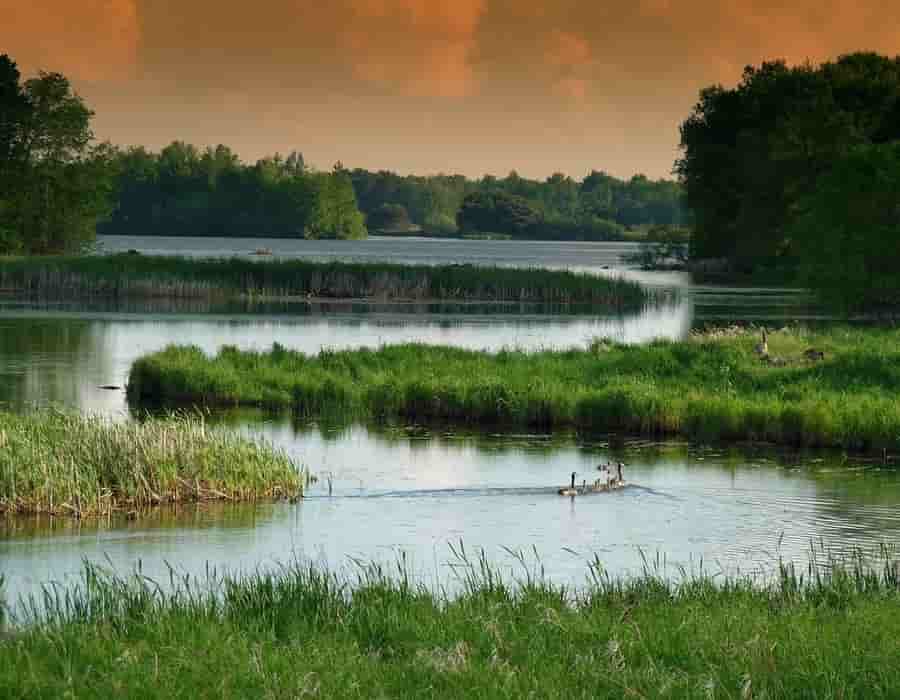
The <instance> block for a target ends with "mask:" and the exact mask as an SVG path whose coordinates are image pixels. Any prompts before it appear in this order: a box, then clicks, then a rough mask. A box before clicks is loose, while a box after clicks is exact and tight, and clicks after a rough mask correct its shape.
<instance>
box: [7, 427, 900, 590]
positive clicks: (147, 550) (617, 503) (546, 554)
mask: <svg viewBox="0 0 900 700" xmlns="http://www.w3.org/2000/svg"><path fill="white" fill-rule="evenodd" d="M238 424H239V425H240V423H238ZM243 425H244V426H245V427H244V428H243V429H244V430H252V431H253V432H255V433H262V434H264V435H266V436H267V437H268V438H270V439H272V440H274V441H275V442H276V443H278V444H280V445H283V446H285V447H286V448H287V449H288V450H290V451H291V452H292V453H293V454H294V455H295V456H296V458H297V459H298V460H300V461H302V462H304V463H306V464H309V465H310V466H311V467H312V468H313V470H314V471H316V472H317V473H318V474H319V476H320V479H321V481H320V482H319V483H318V484H317V485H316V486H315V487H314V488H313V489H312V491H311V492H310V494H309V498H307V499H305V500H304V501H302V502H301V503H298V504H296V505H291V504H286V503H285V504H277V505H267V506H263V507H258V508H250V507H202V508H187V509H182V510H181V511H180V512H179V513H177V514H176V513H172V512H166V513H157V514H156V515H155V516H153V517H151V518H149V519H148V520H146V521H137V522H121V521H114V522H113V523H111V524H107V523H103V524H102V525H99V526H98V525H96V524H93V525H91V524H88V523H84V524H78V523H74V522H72V521H69V520H56V521H54V522H53V523H52V525H51V523H50V522H48V521H47V520H42V521H37V520H18V521H14V522H7V524H6V526H5V527H6V532H5V534H3V536H0V562H2V564H3V569H4V573H5V574H6V575H7V576H8V577H9V581H8V586H9V589H10V590H9V593H10V594H11V595H12V596H13V597H17V596H18V595H19V594H22V593H29V592H34V591H35V590H36V588H37V586H38V585H39V584H41V583H45V582H48V581H59V582H64V581H71V580H73V577H74V576H75V575H76V574H77V572H78V571H79V569H80V566H81V562H82V560H83V559H85V558H87V559H90V560H92V561H95V562H99V563H101V564H104V563H106V564H107V565H108V564H111V565H112V566H114V567H115V568H116V569H117V570H119V571H129V570H131V568H132V567H133V566H134V565H135V563H136V562H138V561H140V562H141V566H142V569H143V571H144V573H145V574H147V575H150V576H151V577H154V578H157V579H167V570H168V569H167V567H168V565H170V564H171V565H172V566H174V567H176V569H177V570H179V571H181V572H185V573H192V574H197V575H203V574H204V572H205V569H206V566H207V565H212V566H214V567H216V568H217V569H228V570H232V571H235V570H252V569H255V568H257V567H270V566H273V565H275V564H276V563H277V562H284V561H289V560H291V559H301V560H305V561H306V560H311V561H313V562H316V563H319V564H322V565H327V566H329V567H330V568H332V569H337V570H340V571H345V572H351V571H352V570H353V568H354V566H353V564H352V561H353V559H354V558H356V559H360V560H363V561H366V562H370V561H377V562H382V563H386V564H391V563H393V562H395V561H396V560H397V559H398V557H399V556H400V553H405V554H407V555H408V561H409V563H410V566H411V568H412V569H413V572H414V573H415V574H416V575H417V576H418V577H419V578H420V580H422V581H423V582H425V583H428V584H431V585H434V584H435V583H441V584H450V585H452V582H453V569H452V564H453V563H454V558H453V557H452V555H451V553H450V549H449V544H450V543H458V542H459V541H460V540H462V541H463V542H464V543H465V545H466V547H467V548H468V549H469V550H470V551H472V550H477V549H478V548H483V549H484V551H485V552H486V554H487V555H488V556H489V557H490V559H491V560H492V561H493V562H494V563H495V564H497V565H499V566H502V567H504V568H507V567H512V566H513V561H512V558H511V557H510V555H509V553H508V552H507V551H506V549H505V548H510V549H512V550H520V549H527V550H530V549H531V548H532V547H534V548H535V550H536V551H537V553H538V555H539V557H540V561H541V563H542V564H543V566H544V567H545V569H546V571H547V574H548V575H549V576H550V577H551V578H552V579H553V580H555V581H558V582H565V583H572V584H581V583H584V582H585V580H586V579H585V576H586V572H587V567H586V562H587V560H588V559H590V557H591V556H593V555H594V554H597V555H598V556H599V557H600V559H601V561H602V562H603V564H604V565H605V566H606V567H607V568H608V570H609V571H611V572H613V573H622V572H635V571H637V570H638V569H639V567H640V563H641V559H640V556H641V551H643V552H645V553H647V554H649V555H651V556H653V555H655V554H656V553H657V552H661V553H664V554H665V555H666V557H667V559H668V564H669V565H670V566H671V567H675V566H678V565H682V566H685V567H686V568H688V569H694V570H697V569H698V568H699V567H700V565H701V562H702V563H703V567H704V570H706V571H708V572H710V573H715V572H718V571H725V572H735V571H738V570H740V571H743V572H748V573H750V572H756V571H766V570H770V569H771V567H772V566H773V564H774V563H775V562H777V560H778V558H779V557H783V558H784V559H791V560H797V561H799V562H804V563H805V562H806V561H807V552H808V550H809V547H810V544H811V542H816V543H820V542H821V543H823V544H824V545H825V547H826V548H832V549H838V550H840V549H842V548H844V547H848V546H851V545H860V546H866V545H875V544H877V543H880V542H882V541H893V542H896V541H898V540H900V513H898V512H897V510H896V508H895V507H894V504H896V503H897V501H898V499H900V476H898V474H897V473H896V472H894V471H881V470H879V469H877V468H876V467H874V466H867V465H866V464H864V463H858V464H855V465H850V466H849V467H848V466H847V465H845V464H843V463H841V461H840V459H839V458H837V457H834V456H831V457H828V456H825V457H824V459H822V458H819V459H821V461H814V460H813V459H812V458H810V456H809V455H807V456H805V457H803V458H801V457H798V456H793V457H792V456H787V455H779V454H776V453H774V452H766V451H759V452H756V453H753V452H740V451H732V452H723V451H714V450H699V449H688V447H687V446H684V445H677V444H676V445H667V446H666V445H664V446H659V445H648V444H641V443H626V444H620V445H614V446H613V447H610V445H609V443H608V442H606V441H604V440H603V439H601V438H597V439H594V440H590V439H584V438H578V437H573V436H561V435H558V436H556V437H555V438H551V437H550V436H545V435H483V436H475V437H473V436H471V435H469V436H466V435H458V434H453V433H451V432H437V433H436V434H432V433H429V432H425V431H407V430H399V429H398V430H395V431H392V432H380V431H376V430H368V429H366V428H364V427H360V426H356V427H351V428H335V429H327V428H321V429H319V428H309V427H303V426H300V427H295V426H292V425H291V424H290V423H289V422H288V421H284V420H276V421H274V422H269V423H262V424H261V423H253V428H248V427H246V426H247V425H249V424H248V423H246V422H245V423H243ZM608 458H612V459H623V460H625V461H626V462H627V465H628V466H627V467H626V477H627V479H628V480H629V481H630V482H631V484H632V485H631V486H629V487H627V488H625V489H623V490H621V491H617V492H613V493H610V494H597V495H592V496H582V497H578V498H576V499H570V498H565V497H560V496H558V495H557V494H556V488H557V486H559V485H562V483H563V482H564V481H565V480H566V479H567V477H568V474H569V473H570V472H571V471H577V472H578V473H579V478H584V479H593V478H594V475H595V474H596V471H595V465H596V464H597V463H598V462H600V461H605V460H606V459H608ZM329 476H330V477H331V479H332V485H333V492H332V495H331V496H329V495H328V491H327V485H326V484H327V479H328V477H329ZM2 527H3V525H0V528H2ZM0 533H3V531H2V529H0ZM510 570H511V571H512V570H513V569H510Z"/></svg>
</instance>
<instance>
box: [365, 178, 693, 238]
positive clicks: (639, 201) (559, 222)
mask: <svg viewBox="0 0 900 700" xmlns="http://www.w3.org/2000/svg"><path fill="white" fill-rule="evenodd" d="M350 177H351V179H352V181H353V188H354V190H355V191H356V197H357V200H358V202H359V207H360V209H361V210H362V211H363V213H364V214H365V215H366V220H367V223H368V226H369V229H370V230H388V231H395V232H403V231H410V230H413V231H418V230H421V231H424V232H426V233H432V234H445V235H453V234H459V233H462V234H479V233H494V234H497V233H499V234H504V235H507V236H510V237H512V238H541V239H561V240H562V239H578V240H616V239H621V238H622V237H623V236H624V234H625V232H626V230H628V229H632V228H636V227H643V226H651V225H669V226H676V227H680V226H684V225H686V224H688V223H689V220H690V217H689V215H688V213H687V211H686V209H685V207H684V202H683V197H682V190H681V186H680V185H679V184H678V183H677V182H673V181H671V180H658V181H654V180H649V179H648V178H646V177H645V176H643V175H636V176H634V177H632V178H631V179H630V180H619V179H617V178H615V177H612V176H611V175H607V174H606V173H603V172H599V171H596V170H595V171H593V172H592V173H591V174H590V175H588V176H587V177H586V178H584V179H583V180H574V179H572V178H570V177H567V176H565V175H563V174H560V173H556V174H554V175H552V176H551V177H548V178H547V179H546V180H530V179H527V178H523V177H520V176H519V175H517V174H516V173H515V172H513V173H510V174H509V175H508V176H507V177H504V178H496V177H492V176H485V177H483V178H481V179H478V180H470V179H468V178H465V177H463V176H462V175H434V176H430V177H422V176H416V175H409V176H401V175H397V174H394V173H390V172H385V171H379V172H377V173H372V172H369V171H367V170H354V171H352V172H351V173H350Z"/></svg>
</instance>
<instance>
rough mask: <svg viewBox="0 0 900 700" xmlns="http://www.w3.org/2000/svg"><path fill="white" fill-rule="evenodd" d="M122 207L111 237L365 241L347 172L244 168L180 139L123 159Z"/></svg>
mask: <svg viewBox="0 0 900 700" xmlns="http://www.w3.org/2000/svg"><path fill="white" fill-rule="evenodd" d="M115 160H116V167H115V172H116V174H117V185H118V187H117V189H118V193H119V197H118V203H117V206H116V207H115V210H114V211H113V213H112V216H111V217H110V218H109V219H108V220H106V221H104V222H102V223H101V224H100V227H99V230H100V232H101V233H105V234H124V233H127V234H142V235H160V234H166V235H181V236H191V235H194V236H287V237H297V238H301V237H304V236H305V237H307V238H364V237H365V236H366V235H367V232H366V229H365V225H364V223H363V216H362V214H361V213H360V211H359V208H358V206H357V204H356V195H355V193H354V191H353V186H352V183H351V182H350V178H349V176H348V174H347V173H346V171H343V170H336V171H335V172H333V173H317V172H314V171H312V170H310V169H308V168H307V166H306V163H305V161H304V159H303V156H302V155H301V154H300V153H297V152H293V153H291V154H290V155H289V156H288V157H287V158H283V157H282V156H280V155H279V154H275V155H274V156H270V157H266V158H261V159H260V160H258V161H257V162H256V163H255V164H253V165H244V164H243V163H241V161H240V159H239V158H238V157H237V155H236V154H235V153H234V152H232V151H231V149H229V148H228V147H227V146H223V145H219V146H216V147H215V148H207V149H205V150H203V151H201V150H200V149H198V148H197V147H195V146H193V145H191V144H186V143H183V142H180V141H175V142H173V143H171V144H169V145H168V146H166V147H165V148H163V149H162V150H161V151H160V152H159V153H158V154H154V153H150V152H148V151H146V150H145V149H143V148H131V149H127V150H124V151H121V152H120V153H119V154H118V155H117V157H116V159H115Z"/></svg>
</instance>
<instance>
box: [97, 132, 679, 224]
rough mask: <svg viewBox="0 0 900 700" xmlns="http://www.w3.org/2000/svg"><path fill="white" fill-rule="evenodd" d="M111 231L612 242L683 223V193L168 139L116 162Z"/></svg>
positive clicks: (600, 180)
mask: <svg viewBox="0 0 900 700" xmlns="http://www.w3.org/2000/svg"><path fill="white" fill-rule="evenodd" d="M115 160H116V163H115V167H116V173H117V175H116V181H117V188H116V191H117V193H118V194H117V197H116V202H115V208H114V211H113V213H112V216H111V217H110V218H109V219H108V220H106V221H104V222H102V223H101V224H100V225H99V228H98V231H99V232H100V233H107V234H139V235H156V234H164V235H185V236H189V235H194V236H196V235H210V236H289V237H291V236H296V237H306V238H323V237H328V238H361V237H363V236H365V235H366V230H367V229H368V231H370V232H379V233H391V234H426V235H443V236H455V235H465V234H472V235H484V234H487V235H497V234H499V235H502V236H507V237H510V238H536V239H537V238H540V239H579V240H617V239H621V238H623V236H624V235H625V232H626V230H628V229H631V228H634V227H640V226H649V225H654V224H664V225H672V226H681V225H683V224H685V223H687V221H688V215H687V213H686V212H685V210H684V208H683V202H682V195H681V188H680V186H679V185H678V184H677V183H675V182H672V181H666V180H661V181H652V180H648V179H647V178H646V177H644V176H643V175H637V176H635V177H633V178H631V179H630V180H618V179H616V178H614V177H612V176H610V175H607V174H605V173H602V172H596V171H595V172H593V173H591V174H590V175H589V176H588V177H586V178H585V179H584V180H581V181H578V180H573V179H572V178H569V177H566V176H565V175H561V174H556V175H553V176H552V177H549V178H547V179H546V180H544V181H538V180H529V179H525V178H522V177H519V176H518V175H516V174H515V173H511V174H510V175H509V176H508V177H505V178H499V179H498V178H495V177H490V176H487V177H484V178H481V179H479V180H470V179H467V178H465V177H463V176H461V175H434V176H429V177H422V176H413V175H411V176H401V175H397V174H394V173H391V172H386V171H379V172H377V173H373V172H369V171H367V170H359V169H357V170H352V171H348V170H346V169H344V167H343V166H342V165H341V164H340V163H339V164H338V165H336V166H335V168H334V170H333V172H331V173H328V174H323V173H319V172H316V171H313V170H311V169H309V168H308V167H307V166H306V163H305V161H304V159H303V156H302V155H301V154H299V153H296V152H294V153H291V154H289V155H288V156H287V157H282V156H280V155H275V156H272V157H269V158H264V159H262V160H259V161H257V162H256V163H255V164H253V165H244V164H243V163H241V162H240V160H239V159H238V157H237V156H236V155H235V154H234V153H233V152H232V151H231V150H230V149H229V148H228V147H227V146H221V145H220V146H217V147H215V148H207V149H205V150H202V151H201V150H200V149H198V148H196V147H195V146H191V145H189V144H185V143H182V142H175V143H172V144H171V145H169V146H166V147H165V148H164V149H162V151H160V152H159V153H151V152H148V151H147V150H145V149H143V148H131V149H128V150H125V151H121V152H119V153H118V154H117V157H116V159H115Z"/></svg>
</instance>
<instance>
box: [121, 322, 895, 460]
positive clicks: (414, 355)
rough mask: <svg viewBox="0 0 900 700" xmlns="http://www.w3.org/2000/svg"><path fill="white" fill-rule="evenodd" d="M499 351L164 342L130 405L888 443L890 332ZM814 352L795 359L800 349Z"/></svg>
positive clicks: (137, 372) (132, 385)
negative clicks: (816, 353)
mask: <svg viewBox="0 0 900 700" xmlns="http://www.w3.org/2000/svg"><path fill="white" fill-rule="evenodd" d="M758 340H759V336H758V335H757V334H756V333H755V332H743V331H740V332H730V333H714V334H701V335H697V336H694V337H692V338H691V339H689V340H686V341H682V342H670V341H657V342H653V343H650V344H648V345H642V346H625V345H618V344H615V343H607V342H602V341H597V342H595V343H593V344H592V345H591V346H590V347H589V348H587V349H582V350H569V351H544V352H533V353H529V352H522V351H515V350H507V351H502V352H498V353H487V352H476V351H469V350H462V349H457V348H449V347H432V346H425V345H398V346H389V347H383V348H380V349H377V350H370V349H362V350H352V351H342V352H336V351H330V350H323V351H322V352H320V353H319V354H318V355H316V356H312V357H310V356H306V355H303V354H300V353H297V352H292V351H290V350H287V349H285V348H284V347H281V346H278V345H276V346H275V347H273V348H272V350H271V351H269V352H242V351H239V350H237V349H235V348H233V347H224V348H222V349H221V351H220V352H219V353H218V354H217V355H216V356H214V357H209V356H207V355H205V354H204V353H203V352H202V351H201V350H199V349H198V348H196V347H184V346H173V347H169V348H167V349H165V350H163V351H161V352H158V353H155V354H152V355H149V356H147V357H144V358H141V359H139V360H138V361H137V362H136V363H135V364H134V365H133V367H132V368H131V373H130V379H129V385H128V392H129V397H130V400H131V401H132V402H133V403H135V404H138V405H140V404H142V403H145V402H153V403H159V402H162V403H164V404H184V403H187V404H208V405H223V406H230V405H260V406H267V407H275V408H277V407H280V408H292V409H293V410H295V411H296V412H297V413H299V414H302V415H305V416H323V415H344V416H347V417H352V418H364V419H375V420H403V421H412V422H422V423H427V422H429V421H449V422H456V423H462V424H475V425H483V424H501V425H503V424H508V425H527V426H534V427H540V428H554V427H577V428H589V429H595V430H603V431H621V432H627V433H635V434H648V435H654V436H662V435H667V434H681V435H684V436H687V437H690V438H694V439H698V440H701V441H718V440H757V441H766V442H772V443H778V444H786V445H797V446H840V447H845V448H849V449H854V450H872V449H888V450H895V449H897V448H898V447H900V331H898V330H896V329H859V328H857V329H854V328H834V329H832V330H826V331H818V332H815V331H811V330H809V329H803V328H789V329H783V330H781V331H779V332H775V333H772V334H770V336H769V348H770V352H771V353H772V356H773V357H774V356H776V354H777V356H778V357H780V358H781V359H783V361H784V364H783V365H782V366H775V365H772V364H770V363H767V362H764V361H762V360H760V358H759V357H757V356H756V355H755V354H754V352H753V345H754V344H755V343H756V342H758ZM810 347H812V348H815V349H821V351H822V352H823V353H824V359H822V360H817V361H809V360H806V359H805V358H804V356H803V352H804V350H805V349H809V348H810Z"/></svg>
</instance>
